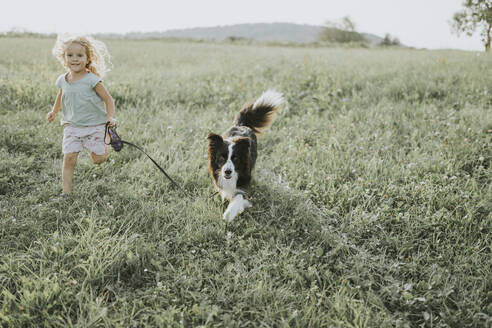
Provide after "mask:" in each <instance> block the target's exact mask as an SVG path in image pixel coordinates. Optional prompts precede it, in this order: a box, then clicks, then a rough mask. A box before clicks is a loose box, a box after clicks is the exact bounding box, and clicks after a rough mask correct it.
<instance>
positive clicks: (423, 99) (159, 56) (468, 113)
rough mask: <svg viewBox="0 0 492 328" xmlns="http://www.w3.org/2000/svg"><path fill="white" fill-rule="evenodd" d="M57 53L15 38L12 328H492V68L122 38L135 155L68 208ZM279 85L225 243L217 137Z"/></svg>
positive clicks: (6, 254) (9, 89)
mask: <svg viewBox="0 0 492 328" xmlns="http://www.w3.org/2000/svg"><path fill="white" fill-rule="evenodd" d="M53 43H54V40H50V39H26V38H19V39H15V38H0V48H1V49H2V50H1V52H0V128H1V129H2V133H1V134H0V252H1V253H0V254H1V255H0V289H1V292H0V323H1V325H2V326H4V327H40V326H49V327H146V326H147V327H156V326H157V327H160V326H169V327H183V326H185V327H190V326H214V327H282V326H286V327H320V326H324V327H490V326H491V325H492V216H491V208H492V203H491V200H492V187H491V177H492V174H491V173H492V172H491V171H492V169H491V167H490V164H491V160H492V151H491V149H492V148H491V131H492V120H491V117H492V116H491V113H492V111H491V107H492V88H491V86H492V75H491V74H490V67H492V57H491V56H490V55H489V56H487V55H485V54H483V53H481V54H476V53H471V52H460V51H416V50H401V49H393V50H391V49H386V50H371V49H323V48H316V49H314V48H312V49H310V48H294V47H290V48H282V47H266V46H241V45H227V44H212V43H186V42H176V43H173V42H160V41H128V40H126V41H108V48H109V50H110V52H111V53H112V55H113V62H114V69H113V71H112V72H110V73H109V74H108V76H107V78H106V79H105V81H104V84H105V85H106V87H107V88H108V90H109V91H110V93H111V95H112V96H113V98H114V99H115V101H116V106H117V118H118V120H119V133H120V134H121V135H122V137H123V138H124V139H126V140H129V141H132V142H134V143H136V144H138V145H141V146H143V147H144V148H145V150H146V151H147V152H149V154H151V155H152V156H153V157H155V159H156V160H157V161H158V162H159V163H160V164H161V165H162V166H163V167H164V168H165V169H166V171H167V172H168V173H169V174H170V175H171V176H172V177H173V178H174V179H175V180H177V182H178V183H179V184H181V185H182V186H183V187H184V188H185V189H186V194H182V193H181V192H180V191H178V190H176V189H175V188H172V186H171V185H170V184H169V182H168V181H167V180H166V179H165V178H164V177H163V176H162V175H161V174H160V173H159V171H158V170H156V169H155V167H154V166H153V164H152V163H151V162H150V161H149V160H148V159H147V158H146V157H145V156H144V155H143V154H142V153H140V152H138V151H136V150H134V149H132V148H125V149H123V150H122V151H121V152H120V153H114V152H113V153H111V155H110V160H109V161H108V162H107V163H105V164H103V165H101V166H95V165H93V164H92V163H91V161H90V158H89V156H88V154H87V153H84V154H83V155H81V156H80V159H79V162H78V164H77V167H76V172H75V178H74V193H73V196H72V197H70V198H69V199H66V200H63V199H61V200H60V199H57V198H56V196H57V195H58V194H59V193H60V192H61V182H60V175H61V158H62V154H61V138H62V128H61V127H60V126H59V125H58V124H51V125H50V124H48V123H47V121H46V120H45V115H46V113H47V112H48V111H49V110H50V109H51V106H52V103H53V101H54V99H55V96H56V92H57V90H56V87H55V86H54V82H55V79H56V77H57V76H58V75H59V74H61V73H62V72H63V70H62V68H61V67H60V65H59V64H58V63H57V62H56V60H55V59H54V58H53V57H52V56H51V53H50V50H51V47H52V45H53ZM269 88H273V89H275V90H278V91H281V92H283V93H284V94H285V98H286V105H285V106H284V107H282V109H281V110H280V113H279V115H278V118H277V121H276V122H275V123H274V124H273V126H272V127H271V128H270V130H268V131H267V132H266V133H265V134H264V135H263V136H261V137H260V139H259V158H258V162H257V167H256V169H255V173H254V181H253V184H252V187H251V190H250V198H251V200H252V203H253V207H252V208H251V209H249V210H247V211H246V212H245V213H243V214H241V215H240V216H239V217H238V218H237V219H236V220H235V221H234V222H233V223H232V224H230V225H228V226H227V227H226V225H225V223H224V222H223V221H222V220H221V216H222V213H223V211H224V209H225V205H224V204H222V203H221V202H220V199H219V197H218V196H211V195H212V193H213V188H212V183H211V180H210V178H209V177H208V173H207V159H206V136H207V134H208V133H209V132H212V131H214V132H218V133H221V132H222V131H223V130H225V129H226V128H227V127H229V126H230V124H231V123H232V120H233V117H234V115H235V114H236V112H237V111H238V110H239V109H240V108H241V106H242V105H243V104H244V103H245V102H247V101H249V100H253V99H255V98H256V97H258V96H259V95H260V94H261V92H263V91H264V90H266V89H269Z"/></svg>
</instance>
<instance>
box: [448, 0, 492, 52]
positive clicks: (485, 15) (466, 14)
mask: <svg viewBox="0 0 492 328" xmlns="http://www.w3.org/2000/svg"><path fill="white" fill-rule="evenodd" d="M463 6H464V8H463V10H462V11H459V12H457V13H455V14H454V16H453V20H452V21H451V27H452V29H453V31H454V32H456V34H458V35H460V33H462V32H463V33H465V34H466V35H468V36H471V35H472V34H473V33H474V32H475V30H476V29H477V28H480V29H481V30H482V31H481V36H482V42H483V43H484V45H485V51H487V52H490V43H491V29H492V0H465V1H464V2H463Z"/></svg>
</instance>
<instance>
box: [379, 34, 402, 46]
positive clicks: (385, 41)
mask: <svg viewBox="0 0 492 328" xmlns="http://www.w3.org/2000/svg"><path fill="white" fill-rule="evenodd" d="M379 45H380V46H399V45H400V40H398V38H397V37H394V38H393V39H392V38H391V35H390V34H389V33H386V34H385V36H384V39H383V40H381V42H380V43H379Z"/></svg>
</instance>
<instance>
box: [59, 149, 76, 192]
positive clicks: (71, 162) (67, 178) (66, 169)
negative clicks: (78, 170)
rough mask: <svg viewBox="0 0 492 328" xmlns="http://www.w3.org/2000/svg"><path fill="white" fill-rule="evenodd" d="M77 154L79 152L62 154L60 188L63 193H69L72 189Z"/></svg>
mask: <svg viewBox="0 0 492 328" xmlns="http://www.w3.org/2000/svg"><path fill="white" fill-rule="evenodd" d="M78 155H79V153H69V154H65V155H63V168H62V190H63V193H64V194H69V193H70V192H71V191H72V178H73V172H74V169H75V164H77V156H78Z"/></svg>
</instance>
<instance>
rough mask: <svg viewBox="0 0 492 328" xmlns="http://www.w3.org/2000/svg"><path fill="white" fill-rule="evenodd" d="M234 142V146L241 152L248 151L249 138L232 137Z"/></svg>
mask: <svg viewBox="0 0 492 328" xmlns="http://www.w3.org/2000/svg"><path fill="white" fill-rule="evenodd" d="M234 143H235V144H236V147H238V148H239V149H241V150H242V151H243V152H249V148H250V146H251V141H250V140H249V138H244V137H241V138H237V139H234Z"/></svg>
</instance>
